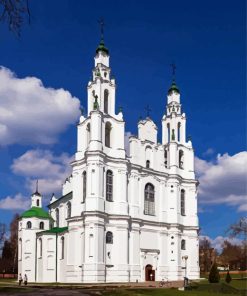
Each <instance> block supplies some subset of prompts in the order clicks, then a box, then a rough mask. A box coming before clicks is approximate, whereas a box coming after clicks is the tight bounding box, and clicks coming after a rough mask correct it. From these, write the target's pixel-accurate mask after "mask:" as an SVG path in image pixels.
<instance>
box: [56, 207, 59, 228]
mask: <svg viewBox="0 0 247 296" xmlns="http://www.w3.org/2000/svg"><path fill="white" fill-rule="evenodd" d="M56 227H59V209H58V208H56Z"/></svg>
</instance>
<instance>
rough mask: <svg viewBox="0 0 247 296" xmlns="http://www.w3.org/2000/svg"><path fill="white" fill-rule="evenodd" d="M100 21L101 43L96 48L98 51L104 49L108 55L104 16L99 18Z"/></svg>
mask: <svg viewBox="0 0 247 296" xmlns="http://www.w3.org/2000/svg"><path fill="white" fill-rule="evenodd" d="M98 23H99V25H100V44H99V46H98V47H97V49H96V53H98V52H99V51H103V52H105V53H106V54H107V55H108V54H109V50H108V48H106V47H105V42H104V26H105V23H104V20H103V18H101V19H100V20H98Z"/></svg>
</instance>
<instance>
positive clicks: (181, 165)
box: [178, 150, 184, 169]
mask: <svg viewBox="0 0 247 296" xmlns="http://www.w3.org/2000/svg"><path fill="white" fill-rule="evenodd" d="M178 165H179V168H180V169H184V152H183V151H182V150H179V155H178Z"/></svg>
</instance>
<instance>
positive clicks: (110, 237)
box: [105, 231, 113, 244]
mask: <svg viewBox="0 0 247 296" xmlns="http://www.w3.org/2000/svg"><path fill="white" fill-rule="evenodd" d="M105 240H106V243H107V244H113V234H112V232H111V231H107V233H106V237H105Z"/></svg>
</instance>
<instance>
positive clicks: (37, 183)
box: [32, 180, 41, 196]
mask: <svg viewBox="0 0 247 296" xmlns="http://www.w3.org/2000/svg"><path fill="white" fill-rule="evenodd" d="M32 195H39V196H41V194H40V193H39V180H36V190H35V192H34V193H33V194H32Z"/></svg>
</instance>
